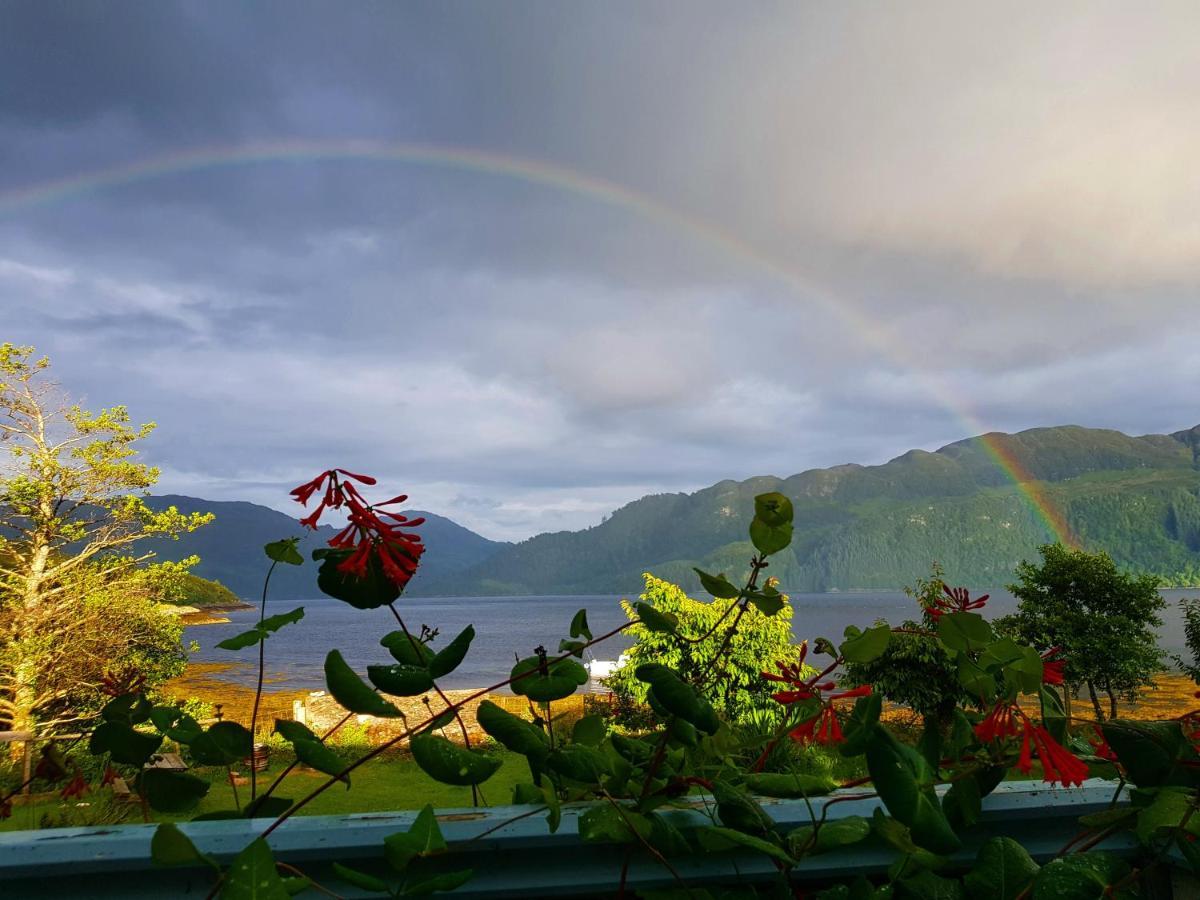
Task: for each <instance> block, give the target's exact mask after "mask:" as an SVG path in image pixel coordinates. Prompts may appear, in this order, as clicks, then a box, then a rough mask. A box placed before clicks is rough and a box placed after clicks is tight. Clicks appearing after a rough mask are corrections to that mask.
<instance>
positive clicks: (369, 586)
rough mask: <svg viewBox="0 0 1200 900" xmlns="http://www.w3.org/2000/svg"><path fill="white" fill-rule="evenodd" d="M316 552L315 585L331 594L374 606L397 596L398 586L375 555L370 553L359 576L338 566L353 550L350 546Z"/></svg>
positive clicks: (358, 605)
mask: <svg viewBox="0 0 1200 900" xmlns="http://www.w3.org/2000/svg"><path fill="white" fill-rule="evenodd" d="M317 552H318V553H321V556H320V557H319V559H320V560H321V568H319V569H318V570H317V587H318V588H320V589H321V591H322V592H324V593H326V594H328V595H329V596H330V597H334V598H336V599H338V600H341V601H342V602H344V603H349V604H350V605H351V606H353V607H355V608H356V609H376V608H378V607H380V606H387V605H388V604H389V603H391V602H392V601H394V600H395V599H396V598H397V597H399V596H400V592H401V589H400V588H399V587H397V586H396V584H395V582H393V581H392V580H391V579H390V578H388V577H387V575H385V574H384V572H383V566H382V565H381V564H380V562H379V557H378V556H377V555H375V554H371V559H370V561H369V562H368V563H367V570H366V575H365V576H364V577H362V578H359V577H358V576H357V575H351V574H347V573H345V572H339V571H338V566H339V565H341V564H342V563H343V562H345V561H346V560H347V559H348V558H349V557H350V555H351V554H352V553H354V551H353V550H326V551H324V552H322V551H317ZM314 556H315V554H314Z"/></svg>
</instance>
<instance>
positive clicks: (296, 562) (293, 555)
mask: <svg viewBox="0 0 1200 900" xmlns="http://www.w3.org/2000/svg"><path fill="white" fill-rule="evenodd" d="M299 543H300V538H298V537H290V538H284V539H283V540H281V541H271V543H269V544H267V545H266V546H264V547H263V552H264V553H265V554H267V558H268V559H271V560H274V561H275V562H278V563H285V564H286V565H289V566H302V565H304V557H303V556H301V555H300V551H299V550H298V549H296V547H297V545H298V544H299Z"/></svg>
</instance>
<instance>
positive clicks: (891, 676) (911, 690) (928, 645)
mask: <svg viewBox="0 0 1200 900" xmlns="http://www.w3.org/2000/svg"><path fill="white" fill-rule="evenodd" d="M945 587H946V580H945V572H944V571H943V569H942V567H941V566H940V565H939V564H938V563H936V562H935V563H934V564H933V566H932V569H931V570H930V575H929V578H918V579H917V583H916V585H915V586H912V587H906V588H905V589H904V593H906V594H908V596H909V597H912V598H913V599H914V600H916V601H917V604H918V605H919V606H920V607H921V610H922V615H921V621H919V622H917V621H912V620H909V621H906V622H903V623H901V625H900V627H899V629H898V630H897V631H894V632H893V634H892V637H891V640H889V641H888V646H887V650H885V651H884V652H883V654H882V655H881V656H879V657H877V658H876V659H873V660H872V661H871V662H869V663H848V664H847V665H846V679H847V683H848V684H851V685H859V684H870V685H873V686H874V687H875V690H877V691H878V692H880V693H882V694H883V695H885V696H886V697H887V698H888V699H889V700H892V701H894V702H896V703H903V704H904V705H905V706H908V707H909V708H911V709H912V710H913V711H914V712H917V713H919V714H920V715H921V717H922V718H923V719H925V720H926V721H927V722H928V721H930V720H932V721H933V722H935V723H936V724H937V726H938V727H939V728H945V727H946V726H947V725H948V724H949V722H950V717H951V715H952V714H953V713H954V709H955V707H956V706H957V705H958V704H960V703H963V702H966V701H967V700H968V699H969V695H968V694H967V693H966V691H964V690H963V688H962V686H961V684H960V682H959V680H958V672H957V670H956V669H955V660H954V656H953V655H952V654H951V653H950V652H949V651H947V650H946V647H945V645H943V644H942V642H941V641H940V640H938V638H937V634H936V632H935V630H934V629H935V626H936V624H937V623H936V620H935V619H934V617H933V616H932V615H931V614H930V612H929V610H931V609H935V608H936V607H937V605H938V603H939V601H941V599H942V593H943V591H944V589H945ZM875 624H876V625H879V624H884V623H883V622H882V620H881V621H879V622H876V623H875Z"/></svg>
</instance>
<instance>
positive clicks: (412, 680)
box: [367, 665, 433, 697]
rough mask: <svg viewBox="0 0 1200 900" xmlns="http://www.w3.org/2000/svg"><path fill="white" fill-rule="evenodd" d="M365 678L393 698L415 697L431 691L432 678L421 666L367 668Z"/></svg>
mask: <svg viewBox="0 0 1200 900" xmlns="http://www.w3.org/2000/svg"><path fill="white" fill-rule="evenodd" d="M367 678H369V679H370V680H371V684H373V685H375V687H377V688H379V690H381V691H383V693H385V694H391V695H392V696H393V697H416V696H419V695H420V694H424V693H425V692H426V691H430V690H432V689H433V676H432V675H431V674H430V673H429V670H428V669H426V668H424V667H423V666H406V665H394V666H367Z"/></svg>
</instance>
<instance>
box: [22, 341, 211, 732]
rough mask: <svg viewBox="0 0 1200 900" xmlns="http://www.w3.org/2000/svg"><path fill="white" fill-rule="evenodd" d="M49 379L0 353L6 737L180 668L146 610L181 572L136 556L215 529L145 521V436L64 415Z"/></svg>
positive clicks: (172, 629) (112, 416)
mask: <svg viewBox="0 0 1200 900" xmlns="http://www.w3.org/2000/svg"><path fill="white" fill-rule="evenodd" d="M49 367H50V362H49V360H47V359H45V358H41V359H38V358H36V357H35V355H34V349H33V348H32V347H17V346H14V345H12V344H8V343H6V344H2V345H0V441H2V442H3V443H2V444H0V450H2V451H3V452H4V453H5V454H6V456H7V461H5V462H4V463H3V464H2V465H0V722H2V723H4V724H5V725H6V726H7V727H9V728H12V729H15V730H26V729H32V728H34V727H35V726H38V725H41V726H50V725H52V724H53V723H55V722H59V723H61V722H63V721H70V720H72V719H74V718H76V717H77V716H78V714H79V712H80V708H79V707H80V704H82V705H83V706H85V707H86V705H87V702H86V700H87V698H88V697H89V696H90V697H91V698H95V697H97V696H98V689H99V686H100V682H101V679H102V676H103V673H104V671H105V669H107V668H108V667H110V666H112V667H116V666H119V665H124V664H128V663H129V662H135V663H137V664H138V665H140V666H142V667H143V672H142V677H143V678H146V677H149V678H151V679H153V680H161V678H163V677H167V676H169V675H170V674H173V673H174V672H175V671H177V670H178V667H179V665H180V662H181V658H180V652H179V650H178V649H174V650H170V649H168V648H170V647H171V646H172V645H174V647H175V648H177V647H178V637H179V627H178V624H177V623H176V622H175V621H174V620H171V619H169V618H167V617H165V616H163V615H161V614H160V613H159V611H158V610H156V609H154V608H153V605H152V604H153V601H154V600H155V598H157V597H160V596H161V594H162V591H163V590H165V589H166V586H167V585H168V584H169V583H170V582H171V580H172V579H173V578H174V577H175V576H176V574H177V570H178V567H177V566H166V567H164V568H161V569H157V570H156V569H149V570H148V569H147V568H145V567H144V566H143V564H144V563H146V562H147V561H148V560H149V558H150V555H149V554H142V555H138V553H137V551H136V545H137V543H138V542H139V541H141V540H143V539H145V538H147V537H151V536H172V537H173V536H176V535H178V534H180V533H182V532H185V531H191V530H193V529H195V528H198V527H200V526H201V525H204V524H205V523H206V522H208V521H210V520H211V518H212V517H211V516H208V515H202V514H198V513H197V514H193V515H190V516H185V515H183V514H181V513H179V512H178V510H176V509H175V508H174V507H172V508H170V509H168V510H165V511H163V512H154V511H152V510H151V509H149V508H148V507H147V506H146V504H145V503H144V502H143V501H142V496H143V495H144V493H145V491H146V489H147V488H149V487H150V486H152V485H153V484H154V483H155V482H156V481H157V480H158V470H157V469H155V468H153V467H151V466H147V465H145V464H143V463H139V462H137V461H136V454H137V450H136V448H135V446H134V445H135V444H136V442H137V441H139V440H141V439H142V438H144V437H146V436H147V435H148V434H149V433H150V432H151V430H152V429H153V428H154V426H153V425H142V426H134V425H132V424H130V419H129V414H128V413H127V412H126V410H125V408H124V407H119V406H118V407H113V408H111V409H104V410H101V411H100V412H97V413H92V412H88V411H87V410H85V409H83V408H81V407H79V406H77V405H72V404H70V403H68V402H67V401H66V400H64V399H63V398H62V396H61V394H60V391H59V389H58V387H57V385H55V384H54V383H53V382H52V381H50V380H49V378H48V371H49ZM160 662H161V663H162V665H159V663H160Z"/></svg>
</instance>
